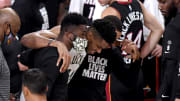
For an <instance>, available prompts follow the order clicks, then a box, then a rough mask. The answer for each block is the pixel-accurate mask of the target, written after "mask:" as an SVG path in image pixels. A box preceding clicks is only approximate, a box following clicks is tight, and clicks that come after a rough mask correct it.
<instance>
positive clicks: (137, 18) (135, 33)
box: [102, 0, 163, 101]
mask: <svg viewBox="0 0 180 101" xmlns="http://www.w3.org/2000/svg"><path fill="white" fill-rule="evenodd" d="M107 15H115V16H117V17H118V18H119V19H121V21H122V23H123V27H122V28H123V29H122V35H121V37H120V40H124V39H128V40H132V41H134V43H136V45H137V46H138V48H139V49H140V50H141V58H142V59H143V58H144V57H146V56H147V55H148V54H149V53H150V52H151V51H152V50H153V49H154V47H155V45H156V44H157V42H158V41H159V39H160V37H161V35H162V33H163V29H162V27H161V25H160V24H159V23H158V22H157V20H156V19H155V18H154V17H153V16H152V15H151V14H150V13H148V12H147V10H146V9H145V8H144V6H143V4H142V3H140V2H139V1H136V0H114V2H113V3H112V4H111V5H110V7H108V8H106V9H105V10H104V12H103V13H102V17H105V16H107ZM143 21H144V24H145V25H146V26H147V28H149V29H150V30H151V33H150V36H149V37H148V39H147V41H146V43H145V44H144V39H143V32H142V30H143ZM133 26H134V27H133ZM122 54H123V55H124V56H126V55H127V53H124V52H123V53H122ZM124 62H125V63H126V64H127V65H128V66H129V69H130V71H131V68H137V67H133V63H132V61H131V59H127V58H124ZM139 65H140V64H139ZM138 76H139V70H134V72H132V73H130V75H129V76H128V77H126V79H127V80H129V81H132V82H131V83H133V84H132V85H126V84H125V82H124V81H122V80H121V79H119V77H117V76H115V74H112V75H111V80H112V82H111V92H112V95H111V98H112V99H111V100H112V101H132V100H137V101H140V100H144V99H143V93H142V92H141V94H140V92H139V89H141V87H140V88H139V87H137V86H139V85H140V84H138V82H139V81H138ZM134 79H136V80H134ZM133 80H134V82H133ZM134 85H137V86H134Z"/></svg>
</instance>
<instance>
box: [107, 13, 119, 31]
mask: <svg viewBox="0 0 180 101" xmlns="http://www.w3.org/2000/svg"><path fill="white" fill-rule="evenodd" d="M104 19H105V20H108V21H110V22H112V23H113V24H114V26H115V27H116V29H117V30H118V31H119V32H122V22H121V20H120V19H119V18H118V17H116V16H113V15H108V16H105V17H104Z"/></svg>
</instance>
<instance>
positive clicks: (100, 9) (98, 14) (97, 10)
mask: <svg viewBox="0 0 180 101" xmlns="http://www.w3.org/2000/svg"><path fill="white" fill-rule="evenodd" d="M107 7H108V5H105V6H102V5H101V4H100V3H99V2H98V0H96V2H95V10H94V15H93V21H94V20H96V19H101V14H102V12H103V11H104V10H105V9H106V8H107Z"/></svg>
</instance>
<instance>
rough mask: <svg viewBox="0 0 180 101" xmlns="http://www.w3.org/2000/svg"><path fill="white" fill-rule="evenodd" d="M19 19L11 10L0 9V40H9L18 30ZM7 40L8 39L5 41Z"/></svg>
mask: <svg viewBox="0 0 180 101" xmlns="http://www.w3.org/2000/svg"><path fill="white" fill-rule="evenodd" d="M20 25H21V22H20V18H19V16H18V15H17V14H16V12H15V11H14V10H13V9H11V8H3V9H0V40H1V41H8V40H11V39H12V38H13V37H14V36H15V35H16V33H17V32H18V31H19V29H20ZM7 38H8V39H7Z"/></svg>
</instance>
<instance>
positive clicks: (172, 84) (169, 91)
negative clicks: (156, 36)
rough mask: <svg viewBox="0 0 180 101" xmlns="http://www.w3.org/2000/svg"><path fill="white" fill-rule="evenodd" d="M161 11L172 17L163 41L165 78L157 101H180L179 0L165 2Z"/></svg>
mask: <svg viewBox="0 0 180 101" xmlns="http://www.w3.org/2000/svg"><path fill="white" fill-rule="evenodd" d="M160 2H161V5H160V6H161V10H162V11H163V12H164V13H163V14H165V15H166V16H172V15H170V14H175V16H174V17H173V18H171V20H170V22H169V24H167V26H166V29H165V33H164V40H163V55H162V59H163V61H162V63H163V64H162V66H163V68H164V69H165V71H164V78H163V81H162V85H161V87H160V91H159V94H158V100H157V101H180V99H179V98H180V97H179V83H180V82H179V80H180V79H179V46H180V45H179V26H178V25H179V23H180V20H179V18H180V15H179V14H180V13H179V9H180V7H179V4H180V1H179V0H165V1H164V2H163V3H164V6H162V1H161V0H160Z"/></svg>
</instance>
